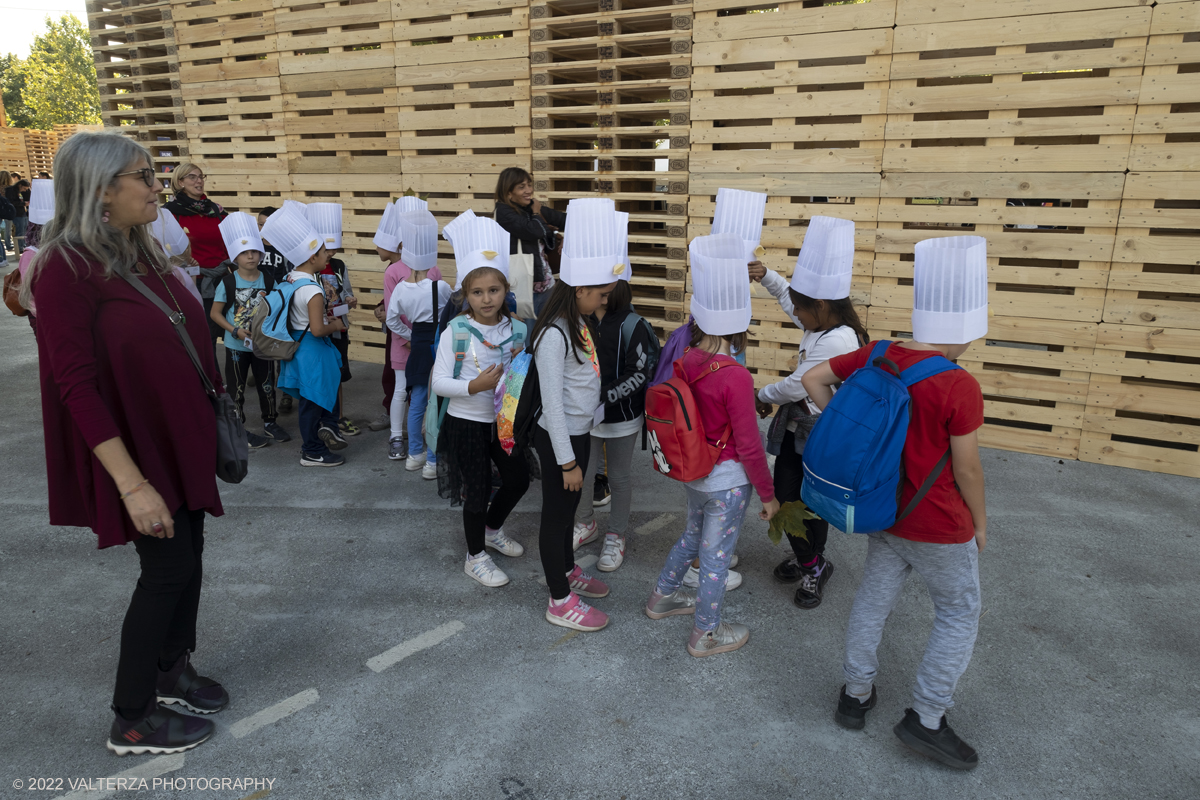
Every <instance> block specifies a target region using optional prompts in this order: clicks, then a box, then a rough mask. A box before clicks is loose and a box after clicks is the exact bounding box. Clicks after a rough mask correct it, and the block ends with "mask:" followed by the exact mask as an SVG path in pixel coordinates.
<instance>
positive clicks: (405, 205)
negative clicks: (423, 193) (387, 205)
mask: <svg viewBox="0 0 1200 800" xmlns="http://www.w3.org/2000/svg"><path fill="white" fill-rule="evenodd" d="M395 205H396V210H397V211H399V212H400V213H401V214H405V213H407V212H409V211H428V210H429V203H426V202H425V201H424V200H422V199H421V198H419V197H417V196H416V195H414V194H406V195H401V196H400V197H399V198H397V199H396V203H395Z"/></svg>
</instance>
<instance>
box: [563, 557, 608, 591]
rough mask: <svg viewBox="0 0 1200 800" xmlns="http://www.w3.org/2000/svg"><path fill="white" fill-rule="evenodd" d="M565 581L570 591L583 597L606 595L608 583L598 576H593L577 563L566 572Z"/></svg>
mask: <svg viewBox="0 0 1200 800" xmlns="http://www.w3.org/2000/svg"><path fill="white" fill-rule="evenodd" d="M567 581H568V582H569V583H570V584H571V591H572V592H574V593H575V594H578V595H582V596H584V597H608V584H607V583H605V582H604V581H602V580H600V579H599V578H593V577H592V576H591V575H588V574H587V573H586V572H584V571H583V568H582V567H580V566H579V565H578V564H576V565H575V569H573V570H571V571H570V572H568V573H567Z"/></svg>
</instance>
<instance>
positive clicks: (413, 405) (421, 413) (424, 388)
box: [408, 384, 437, 464]
mask: <svg viewBox="0 0 1200 800" xmlns="http://www.w3.org/2000/svg"><path fill="white" fill-rule="evenodd" d="M427 405H429V384H418V385H416V386H414V387H412V397H411V398H410V399H409V401H408V454H409V455H410V456H419V455H421V453H424V452H425V407H426V406H427ZM425 460H426V461H427V462H428V463H430V464H436V463H437V455H436V454H435V453H434V452H433V450H432V449H430V451H429V455H428V456H426V459H425Z"/></svg>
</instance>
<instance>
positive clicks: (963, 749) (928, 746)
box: [892, 708, 979, 770]
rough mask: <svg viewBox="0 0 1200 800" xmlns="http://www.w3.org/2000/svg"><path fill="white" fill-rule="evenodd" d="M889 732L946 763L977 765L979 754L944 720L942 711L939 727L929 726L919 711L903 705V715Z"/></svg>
mask: <svg viewBox="0 0 1200 800" xmlns="http://www.w3.org/2000/svg"><path fill="white" fill-rule="evenodd" d="M892 732H893V733H894V734H896V738H898V739H899V740H900V741H902V742H904V743H905V744H906V745H908V746H909V747H911V748H912V749H913V750H916V751H917V752H918V753H920V754H921V755H923V756H929V757H930V758H932V759H933V760H934V761H940V762H942V763H943V764H945V765H946V766H947V767H954V769H963V770H966V769H975V768H976V767H978V766H979V754H978V753H976V752H975V748H973V747H971V745H969V744H967V743H966V742H964V741H963V740H962V739H960V738H958V734H956V733H955V732H954V729H953V728H951V727H950V725H949V724H947V722H946V715H945V714H943V715H942V720H941V725H940V726H939V727H938V729H937V730H930V729H929V728H926V727H925V726H924V725H922V724H921V715H920V714H918V713H917V712H916V711H913V710H912V709H911V708H906V709H904V719H902V720H900V721H899V722H898V723H896V727H894V728H892Z"/></svg>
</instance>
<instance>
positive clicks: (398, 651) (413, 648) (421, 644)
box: [367, 619, 467, 672]
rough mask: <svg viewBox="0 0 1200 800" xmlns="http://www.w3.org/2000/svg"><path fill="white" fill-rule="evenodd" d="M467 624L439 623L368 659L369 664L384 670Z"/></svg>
mask: <svg viewBox="0 0 1200 800" xmlns="http://www.w3.org/2000/svg"><path fill="white" fill-rule="evenodd" d="M466 627H467V626H466V625H464V624H463V623H461V622H459V621H458V620H456V619H455V620H451V621H450V622H447V623H446V624H445V625H439V626H437V627H436V628H434V629H433V630H431V631H425V633H422V634H421V635H420V636H414V637H413V638H411V639H409V640H408V641H407V642H401V643H400V644H398V645H396V646H395V647H393V648H392V649H391V650H388V651H386V652H383V653H380V654H379V655H377V656H375V657H374V658H370V659H367V666H368V667H370V668H371V669H373V670H375V671H376V672H383V671H384V670H385V669H387V668H388V667H392V666H395V665H396V664H399V663H400V662H401V661H403V660H404V659H406V658H408V657H409V656H411V655H412V654H413V653H419V652H421V651H422V650H427V649H429V648H430V647H433V646H434V645H435V644H441V643H442V642H444V641H446V640H447V639H449V638H450V637H451V636H453V635H455V634H456V633H458V632H459V631H461V630H463V629H464V628H466Z"/></svg>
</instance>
